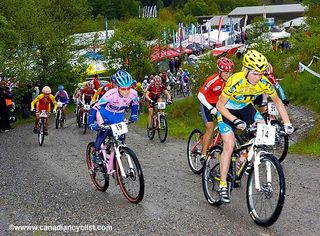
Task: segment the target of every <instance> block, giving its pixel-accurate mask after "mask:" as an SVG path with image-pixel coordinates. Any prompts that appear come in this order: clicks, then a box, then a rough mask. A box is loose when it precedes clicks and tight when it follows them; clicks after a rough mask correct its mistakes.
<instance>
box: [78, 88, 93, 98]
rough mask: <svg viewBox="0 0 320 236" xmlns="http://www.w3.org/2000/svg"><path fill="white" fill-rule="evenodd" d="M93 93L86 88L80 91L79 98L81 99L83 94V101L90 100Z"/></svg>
mask: <svg viewBox="0 0 320 236" xmlns="http://www.w3.org/2000/svg"><path fill="white" fill-rule="evenodd" d="M94 93H95V91H94V89H88V88H87V87H84V88H83V89H81V92H80V97H81V98H82V95H83V94H84V99H86V100H87V99H91V98H92V97H93V95H94Z"/></svg>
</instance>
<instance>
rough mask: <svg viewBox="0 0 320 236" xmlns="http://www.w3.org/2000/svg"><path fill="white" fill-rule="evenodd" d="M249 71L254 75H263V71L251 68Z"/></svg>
mask: <svg viewBox="0 0 320 236" xmlns="http://www.w3.org/2000/svg"><path fill="white" fill-rule="evenodd" d="M250 73H251V74H252V75H256V76H263V75H264V72H256V71H253V70H251V71H250Z"/></svg>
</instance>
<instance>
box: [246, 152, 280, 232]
mask: <svg viewBox="0 0 320 236" xmlns="http://www.w3.org/2000/svg"><path fill="white" fill-rule="evenodd" d="M258 170H259V171H258V175H256V174H255V170H253V171H252V172H251V173H250V175H249V177H248V184H247V205H248V209H249V212H250V216H251V218H252V219H253V220H254V222H255V223H256V224H258V225H261V226H270V225H272V224H273V223H274V222H276V221H277V219H278V217H279V215H280V213H281V211H282V207H283V204H284V197H285V181H284V175H283V171H282V167H281V165H280V163H279V162H278V161H277V160H276V157H274V156H272V155H271V154H270V155H269V154H264V155H262V156H261V163H260V165H259V167H258ZM257 176H258V178H259V182H260V189H256V188H257V186H256V185H255V183H256V177H257Z"/></svg>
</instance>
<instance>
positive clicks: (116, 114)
mask: <svg viewBox="0 0 320 236" xmlns="http://www.w3.org/2000/svg"><path fill="white" fill-rule="evenodd" d="M114 78H115V82H116V86H117V87H116V88H113V89H110V90H109V91H107V92H106V93H105V94H104V95H103V96H102V97H101V98H100V100H99V101H98V102H97V103H96V104H95V105H94V106H93V107H92V108H91V110H90V115H89V128H90V129H92V130H96V129H97V128H98V127H99V125H102V124H116V123H119V122H122V121H124V119H125V114H124V113H125V109H126V108H128V107H131V116H130V119H129V121H130V122H135V121H137V120H138V105H139V102H138V94H137V91H135V90H134V89H132V87H131V85H132V82H133V79H132V77H131V75H130V74H129V73H128V72H127V71H124V70H119V71H117V72H116V74H115V75H114ZM130 105H131V106H130ZM108 135H110V133H109V132H108V131H100V132H99V133H98V136H97V138H96V142H95V149H96V151H99V150H100V148H101V144H102V142H103V140H104V139H105V138H106V137H107V136H108Z"/></svg>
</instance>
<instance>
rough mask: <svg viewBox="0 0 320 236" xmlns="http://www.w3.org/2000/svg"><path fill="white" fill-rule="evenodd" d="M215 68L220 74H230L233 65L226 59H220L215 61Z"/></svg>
mask: <svg viewBox="0 0 320 236" xmlns="http://www.w3.org/2000/svg"><path fill="white" fill-rule="evenodd" d="M217 68H218V70H220V71H222V72H231V71H233V68H234V64H233V62H232V61H231V60H230V59H228V58H226V57H220V58H219V59H218V61H217Z"/></svg>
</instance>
